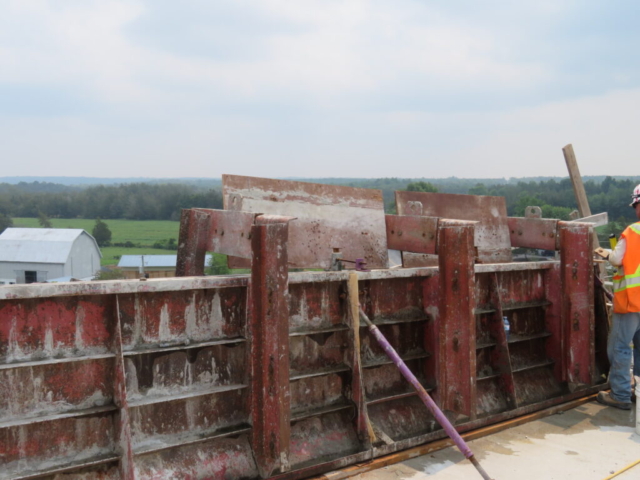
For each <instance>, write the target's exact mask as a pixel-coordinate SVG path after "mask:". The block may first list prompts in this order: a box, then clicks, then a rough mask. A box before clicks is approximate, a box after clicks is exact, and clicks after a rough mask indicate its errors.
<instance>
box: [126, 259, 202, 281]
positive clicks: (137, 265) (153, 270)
mask: <svg viewBox="0 0 640 480" xmlns="http://www.w3.org/2000/svg"><path fill="white" fill-rule="evenodd" d="M176 259H177V255H122V257H120V261H119V262H118V268H120V269H121V270H122V273H124V276H125V278H140V274H141V273H142V272H141V267H143V271H144V273H145V274H148V278H164V277H175V276H176ZM143 261H144V265H143ZM210 263H211V255H206V256H205V259H204V265H205V267H206V266H207V265H209V264H210Z"/></svg>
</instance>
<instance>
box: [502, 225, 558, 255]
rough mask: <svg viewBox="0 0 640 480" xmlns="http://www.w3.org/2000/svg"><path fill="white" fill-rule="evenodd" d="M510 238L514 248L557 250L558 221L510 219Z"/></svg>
mask: <svg viewBox="0 0 640 480" xmlns="http://www.w3.org/2000/svg"><path fill="white" fill-rule="evenodd" d="M507 222H508V224H509V237H510V239H511V246H512V247H523V248H540V249H542V250H557V249H558V248H559V242H558V233H557V229H558V220H555V219H550V218H522V217H509V218H507Z"/></svg>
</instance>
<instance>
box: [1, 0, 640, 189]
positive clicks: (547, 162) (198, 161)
mask: <svg viewBox="0 0 640 480" xmlns="http://www.w3.org/2000/svg"><path fill="white" fill-rule="evenodd" d="M639 14H640V2H637V1H633V0H620V1H616V2H610V1H609V2H605V1H589V0H583V1H560V2H558V1H548V0H537V1H520V2H513V1H510V2H509V1H494V0H485V1H482V2H479V1H477V0H473V1H472V0H449V1H448V2H435V1H412V0H394V1H385V2H383V1H378V0H371V1H364V0H344V1H336V0H322V1H319V0H318V1H316V0H304V1H295V0H261V1H248V0H228V1H220V0H183V1H180V2H177V1H175V0H172V1H169V0H141V1H139V0H126V1H120V0H102V1H97V0H57V1H54V0H50V1H47V0H2V2H0V165H1V168H0V176H18V175H38V176H42V175H48V176H92V177H135V176H138V177H159V178H175V177H206V178H212V177H214V178H215V177H219V176H220V175H221V174H223V173H230V174H239V175H253V176H262V177H278V178H283V177H308V178H313V177H369V178H373V177H402V178H416V177H427V178H441V177H450V176H457V177H466V178H496V177H526V176H539V175H545V176H546V175H550V176H566V175H567V171H566V166H565V163H564V159H563V156H562V147H563V146H565V145H566V144H568V143H571V144H573V147H574V150H575V152H576V156H577V159H578V164H579V166H580V170H581V173H582V174H583V175H639V174H640V168H639V167H637V166H636V162H637V161H638V159H639V158H640V145H639V143H640V134H639V133H638V131H639V130H640V29H638V27H637V24H638V19H639V18H640V15H639Z"/></svg>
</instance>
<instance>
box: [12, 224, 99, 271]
mask: <svg viewBox="0 0 640 480" xmlns="http://www.w3.org/2000/svg"><path fill="white" fill-rule="evenodd" d="M101 257H102V254H101V253H100V248H99V247H98V244H97V243H96V241H95V239H94V238H93V237H92V236H91V235H89V234H88V233H87V232H85V231H84V230H81V229H71V228H69V229H66V228H7V229H6V230H5V231H4V232H3V233H2V235H0V279H2V280H3V281H5V282H6V283H10V282H15V283H34V282H46V281H50V280H52V279H56V278H61V277H72V278H76V279H81V280H82V279H84V280H86V279H89V278H91V277H93V275H94V274H95V272H96V271H97V270H98V269H99V268H100V258H101Z"/></svg>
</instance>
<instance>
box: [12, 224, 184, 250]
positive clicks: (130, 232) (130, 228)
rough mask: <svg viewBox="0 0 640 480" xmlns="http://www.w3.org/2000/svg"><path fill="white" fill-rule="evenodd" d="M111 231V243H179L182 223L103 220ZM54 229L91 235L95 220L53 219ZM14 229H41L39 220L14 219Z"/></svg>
mask: <svg viewBox="0 0 640 480" xmlns="http://www.w3.org/2000/svg"><path fill="white" fill-rule="evenodd" d="M103 222H104V223H106V224H107V226H108V227H109V230H111V235H112V237H111V243H124V242H127V241H129V242H132V243H140V244H142V245H153V244H154V243H155V242H158V241H160V240H165V239H168V238H174V239H175V240H176V242H177V241H178V231H179V229H180V222H172V221H170V220H103ZM51 223H52V224H53V228H83V229H85V230H86V231H87V232H89V233H91V230H93V226H94V225H95V223H96V222H95V220H90V219H84V218H52V219H51ZM13 226H14V227H28V228H39V227H40V224H39V223H38V219H37V218H14V219H13Z"/></svg>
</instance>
